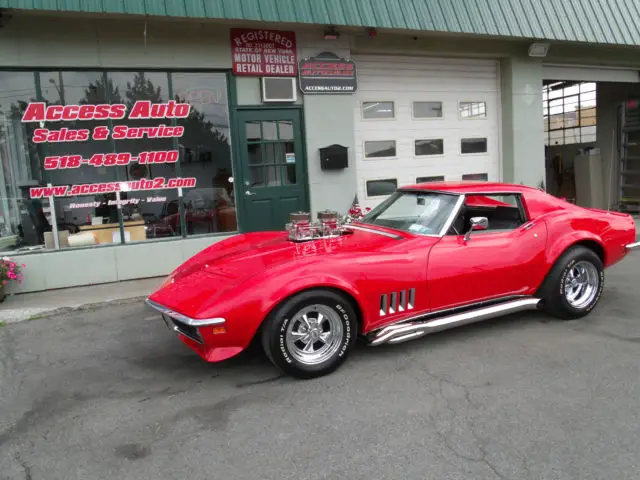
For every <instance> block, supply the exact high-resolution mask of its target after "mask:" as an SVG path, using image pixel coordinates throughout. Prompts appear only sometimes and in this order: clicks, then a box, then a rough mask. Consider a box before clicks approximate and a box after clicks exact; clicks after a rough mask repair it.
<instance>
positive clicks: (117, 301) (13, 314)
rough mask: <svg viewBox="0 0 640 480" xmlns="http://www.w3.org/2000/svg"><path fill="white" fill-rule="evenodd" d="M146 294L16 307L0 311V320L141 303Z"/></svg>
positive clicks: (8, 321) (31, 318) (11, 320)
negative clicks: (47, 305)
mask: <svg viewBox="0 0 640 480" xmlns="http://www.w3.org/2000/svg"><path fill="white" fill-rule="evenodd" d="M146 298H147V295H141V296H136V297H129V298H114V299H113V300H104V301H100V302H90V303H84V304H80V305H74V306H71V307H34V308H20V309H18V308H16V309H7V310H3V311H0V322H2V323H3V324H5V325H11V324H14V323H21V322H25V321H29V320H40V319H44V318H51V317H57V316H60V315H64V314H68V313H75V312H83V311H92V310H97V309H100V308H105V307H108V306H112V305H128V304H134V303H138V302H140V303H142V302H144V300H145V299H146Z"/></svg>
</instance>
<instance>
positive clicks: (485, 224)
mask: <svg viewBox="0 0 640 480" xmlns="http://www.w3.org/2000/svg"><path fill="white" fill-rule="evenodd" d="M469 223H470V224H471V227H470V228H469V231H468V232H467V234H466V235H465V236H464V240H465V241H467V240H469V237H470V236H471V232H479V231H482V230H487V229H488V228H489V219H488V218H487V217H471V219H470V220H469Z"/></svg>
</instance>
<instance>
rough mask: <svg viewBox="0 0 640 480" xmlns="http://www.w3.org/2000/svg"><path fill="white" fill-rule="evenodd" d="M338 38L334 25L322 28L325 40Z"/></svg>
mask: <svg viewBox="0 0 640 480" xmlns="http://www.w3.org/2000/svg"><path fill="white" fill-rule="evenodd" d="M338 38H340V34H339V33H338V31H337V30H336V29H335V27H327V28H325V29H324V39H325V40H338Z"/></svg>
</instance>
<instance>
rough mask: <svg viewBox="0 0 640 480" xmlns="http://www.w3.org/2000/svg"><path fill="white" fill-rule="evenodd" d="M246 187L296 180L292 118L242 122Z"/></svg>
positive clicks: (293, 183)
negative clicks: (243, 126) (245, 147)
mask: <svg viewBox="0 0 640 480" xmlns="http://www.w3.org/2000/svg"><path fill="white" fill-rule="evenodd" d="M245 133H246V135H247V140H248V141H247V161H248V165H249V168H250V170H249V177H250V180H249V181H250V185H248V186H250V187H276V186H280V185H295V184H296V165H295V164H296V156H295V146H294V142H293V122H291V121H270V122H257V121H248V122H245Z"/></svg>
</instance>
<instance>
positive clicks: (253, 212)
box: [234, 109, 309, 232]
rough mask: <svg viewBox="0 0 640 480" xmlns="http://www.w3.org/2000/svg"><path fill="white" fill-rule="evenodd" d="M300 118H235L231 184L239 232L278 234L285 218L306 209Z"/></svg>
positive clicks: (287, 114) (295, 114)
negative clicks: (236, 164)
mask: <svg viewBox="0 0 640 480" xmlns="http://www.w3.org/2000/svg"><path fill="white" fill-rule="evenodd" d="M300 112H301V111H300V110H299V109H273V110H271V109H268V110H267V109H260V110H241V111H239V112H238V115H237V117H236V118H237V122H238V127H239V128H238V130H237V132H238V137H239V138H240V145H239V149H240V151H239V158H238V159H239V161H240V165H239V166H240V169H239V172H238V173H239V174H240V175H239V176H238V178H237V179H236V180H235V182H234V183H235V189H236V192H237V193H236V195H237V199H238V202H240V204H241V214H242V219H241V222H242V229H243V230H244V231H245V232H256V231H266V230H284V227H285V224H286V223H287V221H288V217H289V213H291V212H296V211H300V210H304V211H306V210H308V208H309V200H308V191H307V166H306V159H305V157H304V147H303V138H302V128H301V122H302V118H301V113H300Z"/></svg>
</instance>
